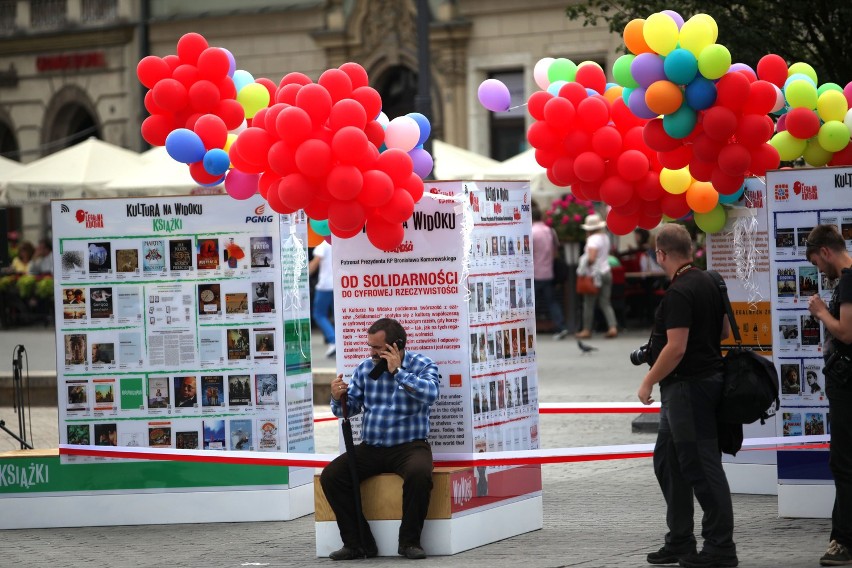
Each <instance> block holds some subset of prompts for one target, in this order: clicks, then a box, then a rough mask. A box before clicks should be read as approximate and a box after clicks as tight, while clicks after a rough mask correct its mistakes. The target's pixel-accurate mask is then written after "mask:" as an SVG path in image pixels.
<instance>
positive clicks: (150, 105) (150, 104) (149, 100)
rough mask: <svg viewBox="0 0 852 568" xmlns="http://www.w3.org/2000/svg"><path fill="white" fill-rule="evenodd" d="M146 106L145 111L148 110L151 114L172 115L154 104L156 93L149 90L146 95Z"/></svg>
mask: <svg viewBox="0 0 852 568" xmlns="http://www.w3.org/2000/svg"><path fill="white" fill-rule="evenodd" d="M144 104H145V110H147V111H148V112H149V113H150V114H171V113H170V112H169V111H167V110H166V109H164V108H162V107H160V106H158V105H157V103H155V102H154V91H150V90H149V91H148V92H147V93H145V99H144Z"/></svg>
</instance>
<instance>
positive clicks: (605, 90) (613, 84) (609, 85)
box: [604, 83, 621, 93]
mask: <svg viewBox="0 0 852 568" xmlns="http://www.w3.org/2000/svg"><path fill="white" fill-rule="evenodd" d="M620 86H621V85H619V84H618V83H607V84H606V86H605V87H604V93H605V92H607V91H608V90H610V89H611V88H612V87H620Z"/></svg>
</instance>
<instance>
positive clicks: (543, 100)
mask: <svg viewBox="0 0 852 568" xmlns="http://www.w3.org/2000/svg"><path fill="white" fill-rule="evenodd" d="M553 98H554V97H553V95H551V94H550V93H548V92H547V91H536V92H535V93H533V94H531V95H530V98H529V99H527V111H528V112H529V113H530V116H531V117H533V118H534V119H536V120H544V105H546V104H547V103H548V102H549V101H550V100H551V99H553Z"/></svg>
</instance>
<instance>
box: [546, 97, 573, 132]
mask: <svg viewBox="0 0 852 568" xmlns="http://www.w3.org/2000/svg"><path fill="white" fill-rule="evenodd" d="M576 114H577V111H576V109H575V108H574V105H572V104H571V103H570V102H569V101H568V100H567V99H563V98H561V97H554V98H552V99H550V100H549V101H547V103H546V104H545V105H544V120H545V121H546V122H547V124H548V125H549V126H550V127H551V128H552V129H553V130H554V131H555V132H558V133H560V134H564V133H566V132H568V131H569V130H571V129H572V128H574V117H575V116H576Z"/></svg>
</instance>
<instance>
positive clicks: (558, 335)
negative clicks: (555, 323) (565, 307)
mask: <svg viewBox="0 0 852 568" xmlns="http://www.w3.org/2000/svg"><path fill="white" fill-rule="evenodd" d="M566 337H568V330H567V329H563V330H562V331H559V332H556V333H554V334H553V339H554V340H556V341H559V340H560V339H565V338H566Z"/></svg>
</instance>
